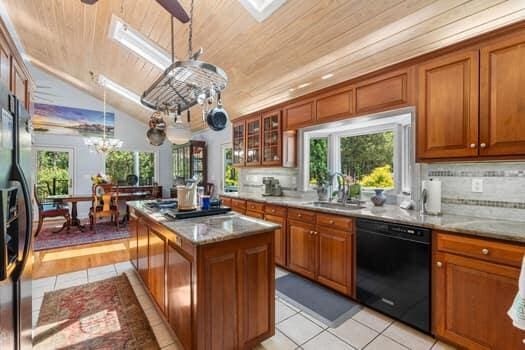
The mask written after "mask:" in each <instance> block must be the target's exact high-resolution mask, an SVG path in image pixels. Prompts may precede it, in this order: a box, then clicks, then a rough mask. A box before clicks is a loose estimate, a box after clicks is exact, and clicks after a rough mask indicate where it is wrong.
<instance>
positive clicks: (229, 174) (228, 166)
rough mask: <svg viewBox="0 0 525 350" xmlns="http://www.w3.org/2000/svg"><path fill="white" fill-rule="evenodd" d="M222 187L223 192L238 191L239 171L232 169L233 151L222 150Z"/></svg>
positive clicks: (230, 149)
mask: <svg viewBox="0 0 525 350" xmlns="http://www.w3.org/2000/svg"><path fill="white" fill-rule="evenodd" d="M223 169H224V173H223V184H224V185H223V186H224V192H237V191H239V170H238V169H236V168H234V167H233V149H232V148H231V147H224V148H223Z"/></svg>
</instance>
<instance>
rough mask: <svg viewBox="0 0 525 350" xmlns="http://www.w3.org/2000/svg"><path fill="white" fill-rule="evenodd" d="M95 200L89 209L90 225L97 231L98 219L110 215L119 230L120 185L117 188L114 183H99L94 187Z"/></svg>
mask: <svg viewBox="0 0 525 350" xmlns="http://www.w3.org/2000/svg"><path fill="white" fill-rule="evenodd" d="M92 194H93V200H92V202H91V209H90V210H89V225H90V229H91V230H92V231H93V232H96V226H97V220H98V219H101V218H107V217H109V218H110V220H111V222H114V223H115V226H116V229H117V231H118V230H119V229H120V226H119V208H118V187H117V189H116V190H115V188H114V186H113V185H112V184H98V185H93V187H92Z"/></svg>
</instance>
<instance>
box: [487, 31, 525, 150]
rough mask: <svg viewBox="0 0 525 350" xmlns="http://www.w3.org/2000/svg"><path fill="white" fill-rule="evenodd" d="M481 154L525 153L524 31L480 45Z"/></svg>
mask: <svg viewBox="0 0 525 350" xmlns="http://www.w3.org/2000/svg"><path fill="white" fill-rule="evenodd" d="M480 64H481V66H480V72H481V76H480V155H482V156H499V155H516V156H517V155H525V95H524V92H525V32H523V31H522V32H519V33H516V34H514V35H512V36H510V37H507V38H505V39H503V40H501V39H500V40H498V41H496V42H494V43H492V44H489V45H487V46H485V47H482V48H481V62H480Z"/></svg>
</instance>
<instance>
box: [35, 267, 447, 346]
mask: <svg viewBox="0 0 525 350" xmlns="http://www.w3.org/2000/svg"><path fill="white" fill-rule="evenodd" d="M121 273H126V274H127V276H128V278H129V280H130V284H131V286H132V288H133V290H134V292H135V294H136V295H137V299H138V300H139V303H140V304H141V305H142V308H143V309H144V313H145V314H146V317H147V318H148V320H149V322H150V325H151V327H152V329H153V332H154V334H155V335H156V337H157V341H158V343H159V345H160V346H161V348H162V350H180V349H182V347H181V346H180V345H179V343H178V340H177V339H176V337H175V335H174V334H173V333H172V332H171V330H170V329H169V325H168V324H167V322H166V321H165V319H164V318H163V316H161V314H160V311H159V310H158V309H157V307H156V306H155V304H154V302H153V301H152V299H151V296H150V295H149V294H148V292H147V291H146V289H145V288H144V285H143V284H142V282H141V281H140V279H139V277H138V276H137V274H136V272H135V271H134V269H133V266H132V265H131V264H130V263H128V262H124V263H119V264H115V265H107V266H102V267H98V268H93V269H89V270H83V271H78V272H73V273H67V274H62V275H58V276H53V277H46V278H42V279H38V280H34V281H33V327H35V326H36V322H37V319H38V314H39V311H40V307H41V304H42V300H43V299H42V297H43V295H44V293H45V292H49V291H53V290H58V289H61V288H66V287H69V286H73V285H78V284H82V283H87V282H88V280H89V281H95V280H100V279H104V278H109V277H112V276H116V275H118V274H121ZM287 273H288V272H287V271H285V270H283V269H280V268H277V269H276V273H275V276H276V278H278V277H279V276H283V275H285V274H287ZM275 325H276V330H275V336H273V337H272V338H270V339H267V340H266V341H264V342H263V343H261V344H260V345H258V346H257V347H256V348H255V349H256V350H288V349H290V350H291V349H304V350H310V349H322V350H339V349H340V350H345V349H354V350H355V349H365V350H407V349H408V350H419V349H425V350H454V349H455V348H454V347H451V346H450V345H447V344H444V343H442V342H436V340H435V339H433V338H431V337H429V336H428V335H425V334H423V333H420V332H418V331H416V330H414V329H412V328H410V327H407V326H405V325H403V324H400V323H399V322H394V320H392V319H390V318H389V317H386V316H384V315H382V314H379V313H377V312H375V311H372V310H370V309H367V308H364V309H362V310H361V311H360V312H358V313H357V314H356V315H354V316H353V317H352V319H350V320H348V321H346V322H345V323H343V324H342V325H340V326H339V327H337V328H335V329H332V328H328V327H327V326H326V325H324V324H323V323H321V322H319V321H318V320H316V319H314V318H312V317H311V316H309V315H307V314H305V313H303V312H301V310H299V309H298V308H297V307H295V306H293V305H291V304H289V303H287V302H286V301H285V300H282V299H281V298H279V297H276V299H275Z"/></svg>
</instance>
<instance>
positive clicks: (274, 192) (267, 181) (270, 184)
mask: <svg viewBox="0 0 525 350" xmlns="http://www.w3.org/2000/svg"><path fill="white" fill-rule="evenodd" d="M262 182H263V184H264V192H263V194H262V195H263V196H282V194H283V191H282V189H281V185H280V184H279V180H277V179H276V178H273V177H271V176H268V177H263V181H262Z"/></svg>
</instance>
